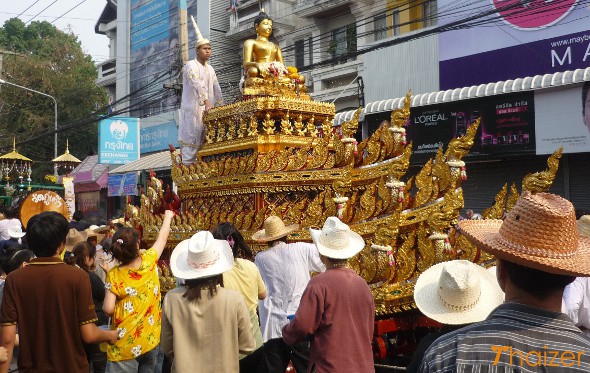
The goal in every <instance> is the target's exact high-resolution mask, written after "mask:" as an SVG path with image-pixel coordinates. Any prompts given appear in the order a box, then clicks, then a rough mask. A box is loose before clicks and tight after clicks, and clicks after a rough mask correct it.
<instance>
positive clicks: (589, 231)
mask: <svg viewBox="0 0 590 373" xmlns="http://www.w3.org/2000/svg"><path fill="white" fill-rule="evenodd" d="M577 224H578V233H580V234H583V235H584V236H586V237H590V215H582V216H581V217H580V219H579V220H578V223H577Z"/></svg>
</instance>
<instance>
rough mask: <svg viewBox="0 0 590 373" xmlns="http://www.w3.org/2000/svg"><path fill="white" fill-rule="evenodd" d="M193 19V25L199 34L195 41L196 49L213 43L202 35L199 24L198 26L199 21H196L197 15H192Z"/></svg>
mask: <svg viewBox="0 0 590 373" xmlns="http://www.w3.org/2000/svg"><path fill="white" fill-rule="evenodd" d="M191 21H192V22H193V27H194V28H195V34H197V41H196V42H195V49H198V48H199V47H201V46H203V45H205V44H211V42H210V41H209V40H208V39H205V38H204V37H203V35H201V30H199V26H197V22H196V21H195V17H193V16H192V15H191Z"/></svg>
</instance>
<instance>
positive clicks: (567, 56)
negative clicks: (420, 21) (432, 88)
mask: <svg viewBox="0 0 590 373" xmlns="http://www.w3.org/2000/svg"><path fill="white" fill-rule="evenodd" d="M589 16H590V8H589V7H588V6H587V5H586V4H585V2H583V1H579V0H560V1H544V0H531V1H520V0H491V1H490V0H469V1H468V0H460V1H459V2H457V1H455V0H439V1H438V17H439V26H442V27H444V26H445V25H453V23H454V22H455V23H459V24H460V25H461V26H463V27H462V28H459V29H456V30H451V31H445V32H442V33H440V34H439V70H440V89H441V90H446V89H453V88H459V87H467V86H472V85H477V84H482V83H489V82H496V81H502V80H508V79H516V78H523V77H526V76H534V75H543V74H548V73H554V72H558V71H565V70H574V69H577V68H585V67H588V66H590V29H589V28H588V17H589Z"/></svg>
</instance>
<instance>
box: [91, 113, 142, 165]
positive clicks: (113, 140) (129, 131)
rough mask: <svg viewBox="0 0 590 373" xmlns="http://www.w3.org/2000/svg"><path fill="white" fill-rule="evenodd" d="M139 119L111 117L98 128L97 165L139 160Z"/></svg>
mask: <svg viewBox="0 0 590 373" xmlns="http://www.w3.org/2000/svg"><path fill="white" fill-rule="evenodd" d="M139 144H140V142H139V118H128V117H113V118H109V119H103V120H101V121H100V124H99V126H98V163H102V164H126V163H130V162H133V161H136V160H138V159H139Z"/></svg>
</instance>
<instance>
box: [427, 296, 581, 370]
mask: <svg viewBox="0 0 590 373" xmlns="http://www.w3.org/2000/svg"><path fill="white" fill-rule="evenodd" d="M563 371H568V372H590V339H588V338H587V337H586V336H585V335H584V334H583V333H582V332H581V331H580V330H579V329H578V328H577V327H576V326H575V325H574V324H573V323H572V321H571V320H570V319H569V318H568V317H567V316H566V315H564V314H562V313H557V312H551V311H548V310H544V309H540V308H535V307H530V306H525V305H522V304H516V303H505V304H502V305H500V306H498V307H497V308H496V309H495V310H494V311H492V313H491V314H490V315H489V316H488V318H487V319H486V320H484V321H482V322H480V323H475V324H472V325H470V326H467V327H465V328H462V329H459V330H457V331H454V332H451V333H448V334H445V335H444V336H442V337H441V338H439V339H437V340H436V341H435V342H434V343H433V344H432V346H431V347H430V348H429V349H428V351H426V354H425V356H424V360H423V361H422V365H421V367H420V372H423V373H427V372H439V373H443V372H459V373H467V372H478V373H486V372H521V373H524V372H563Z"/></svg>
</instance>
